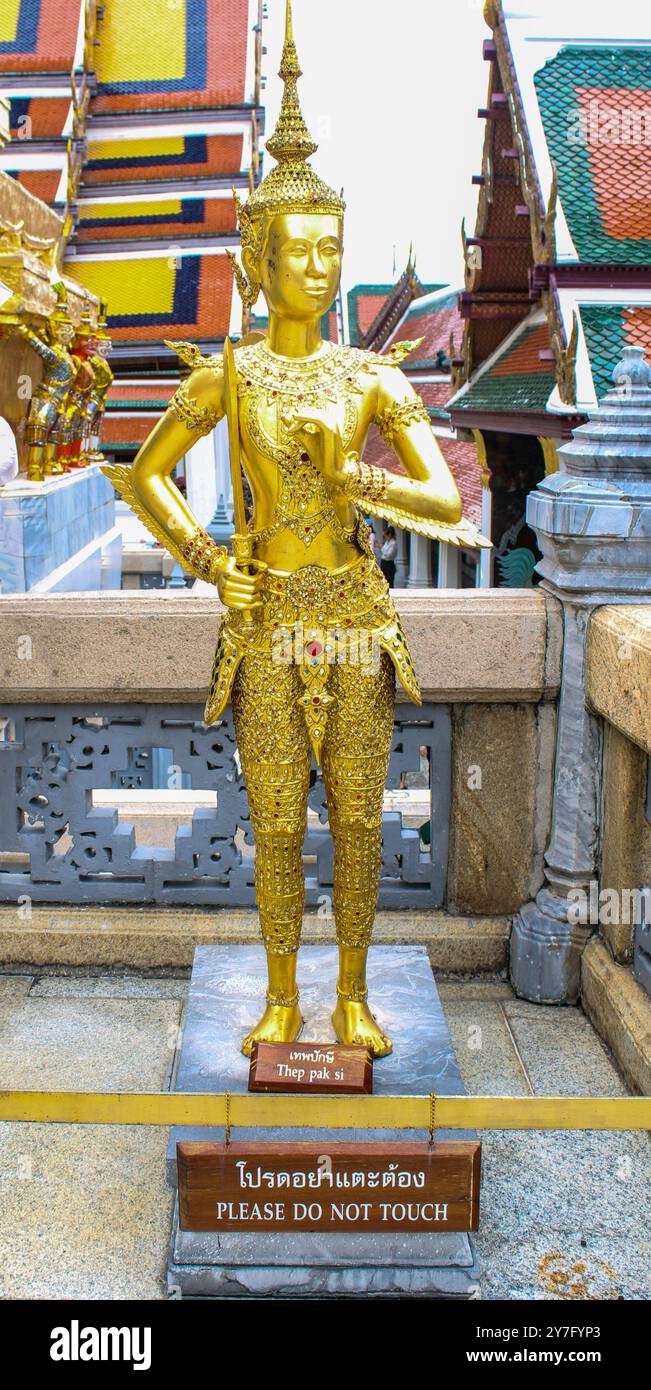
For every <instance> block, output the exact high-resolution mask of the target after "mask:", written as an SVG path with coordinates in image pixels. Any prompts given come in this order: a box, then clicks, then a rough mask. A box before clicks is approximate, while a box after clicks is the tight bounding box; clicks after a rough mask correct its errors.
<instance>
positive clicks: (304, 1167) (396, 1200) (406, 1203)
mask: <svg viewBox="0 0 651 1390" xmlns="http://www.w3.org/2000/svg"><path fill="white" fill-rule="evenodd" d="M177 1162H178V1175H179V1225H180V1228H181V1230H183V1231H348V1232H354V1231H401V1232H404V1231H475V1230H476V1229H477V1225H478V1221H479V1180H480V1163H481V1144H480V1143H479V1141H468V1140H463V1141H462V1140H459V1141H456V1142H455V1141H449V1142H445V1141H440V1142H439V1141H436V1142H435V1143H434V1144H428V1143H427V1142H420V1143H417V1144H413V1143H412V1144H408V1143H405V1144H402V1143H397V1144H387V1143H384V1144H379V1143H372V1142H367V1143H364V1142H362V1143H341V1144H339V1143H333V1144H330V1143H327V1142H325V1141H321V1143H319V1144H314V1143H311V1144H300V1143H297V1144H245V1143H233V1144H229V1145H225V1144H208V1143H180V1144H177Z"/></svg>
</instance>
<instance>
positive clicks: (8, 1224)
mask: <svg viewBox="0 0 651 1390" xmlns="http://www.w3.org/2000/svg"><path fill="white" fill-rule="evenodd" d="M187 983H188V982H187V978H185V977H184V978H180V979H174V978H169V977H167V978H165V979H160V980H156V979H151V978H148V979H143V978H139V977H138V976H134V975H130V976H123V977H121V976H119V975H103V976H90V975H88V974H84V975H83V976H82V975H79V976H77V977H75V976H64V975H51V976H48V975H39V976H38V977H34V976H27V975H0V1087H2V1088H9V1087H11V1088H20V1089H28V1088H36V1089H55V1088H60V1089H65V1088H70V1089H79V1090H84V1089H85V1090H88V1089H95V1090H103V1089H106V1090H111V1089H116V1090H158V1089H164V1088H165V1087H167V1086H168V1085H169V1078H170V1075H171V1071H172V1067H173V1062H174V1056H175V1052H176V1048H177V1046H178V1041H179V1028H180V1024H181V1018H182V1009H183V1004H184V1001H185V998H186V993H187ZM440 993H441V998H442V1000H443V1004H444V1007H445V1011H446V1015H447V1018H448V1022H449V1025H450V1030H451V1033H452V1039H453V1042H454V1046H455V1049H456V1052H457V1056H458V1059H459V1063H460V1066H461V1071H462V1074H463V1077H464V1081H465V1085H466V1088H467V1090H468V1091H469V1092H472V1093H474V1094H488V1095H490V1094H492V1095H527V1094H532V1093H535V1094H551V1095H623V1094H626V1091H625V1088H624V1086H623V1083H622V1081H621V1079H620V1077H619V1075H618V1073H617V1070H616V1068H615V1066H614V1064H613V1062H612V1060H611V1059H610V1057H609V1056H608V1055H607V1053H606V1051H605V1049H604V1047H603V1045H602V1043H601V1041H600V1039H599V1038H598V1036H597V1035H596V1033H595V1032H594V1030H593V1029H592V1027H591V1025H590V1024H589V1022H588V1021H587V1019H586V1018H585V1017H584V1016H583V1014H582V1013H581V1011H580V1009H574V1008H567V1009H554V1008H545V1007H538V1006H536V1005H530V1004H525V1003H523V1002H522V1001H521V1000H518V999H515V998H514V996H513V994H512V992H511V990H510V989H509V987H508V985H506V984H501V983H487V982H485V981H481V980H477V981H467V980H465V981H463V982H459V983H456V982H455V983H451V982H449V981H444V982H443V983H442V984H441V985H440ZM165 1143H166V1133H165V1131H163V1130H161V1129H153V1128H143V1129H128V1128H120V1127H118V1126H115V1127H114V1126H103V1125H102V1126H99V1125H98V1126H78V1127H77V1126H70V1125H42V1124H23V1125H19V1124H9V1123H5V1124H0V1296H2V1297H4V1298H9V1299H12V1298H14V1299H15V1298H90V1299H95V1298H116V1299H125V1298H140V1299H158V1298H162V1297H163V1296H164V1292H163V1270H164V1266H165V1264H166V1257H167V1241H168V1237H169V1228H170V1213H171V1194H170V1191H169V1189H168V1188H167V1187H166V1185H165V1171H164V1169H165V1163H164V1160H165ZM650 1155H651V1150H650V1148H649V1140H648V1137H647V1136H646V1134H633V1133H613V1134H604V1133H598V1132H597V1133H563V1134H560V1133H537V1132H529V1133H519V1132H518V1133H515V1132H513V1133H511V1132H508V1133H486V1134H484V1136H483V1184H482V1217H481V1229H480V1232H479V1235H478V1237H477V1244H478V1251H479V1257H480V1262H481V1269H482V1290H483V1296H484V1298H488V1299H491V1298H516V1299H549V1298H559V1297H560V1298H568V1297H569V1298H572V1297H575V1298H585V1297H591V1298H598V1299H601V1298H606V1299H617V1298H625V1299H644V1298H649V1297H651V1279H650V1273H649V1267H650V1263H651V1261H650V1254H649V1252H650V1244H651V1242H650V1230H651V1223H650V1221H649V1210H650V1206H651V1199H650V1195H649V1186H650V1185H649V1173H650V1170H651V1162H650Z"/></svg>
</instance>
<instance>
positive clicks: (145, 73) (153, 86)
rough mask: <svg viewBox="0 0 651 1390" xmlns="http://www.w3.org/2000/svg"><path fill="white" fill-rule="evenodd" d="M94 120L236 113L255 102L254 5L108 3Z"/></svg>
mask: <svg viewBox="0 0 651 1390" xmlns="http://www.w3.org/2000/svg"><path fill="white" fill-rule="evenodd" d="M104 8H105V13H104V16H103V19H102V23H101V29H100V40H101V43H100V47H99V48H98V53H97V68H96V70H97V78H98V83H99V88H98V93H97V97H96V99H95V102H94V108H95V111H96V114H98V115H102V114H107V113H110V112H120V113H125V112H149V111H161V110H164V111H169V110H174V109H186V108H190V109H197V108H201V107H214V106H224V107H233V106H238V105H242V104H245V103H251V102H252V100H253V88H254V72H253V62H252V57H253V54H252V47H253V46H252V39H251V30H252V27H253V25H254V24H255V23H256V21H257V10H258V7H257V3H253V0H185V3H184V4H168V3H161V0H137V3H135V4H134V3H133V0H110V4H106V5H105V7H104Z"/></svg>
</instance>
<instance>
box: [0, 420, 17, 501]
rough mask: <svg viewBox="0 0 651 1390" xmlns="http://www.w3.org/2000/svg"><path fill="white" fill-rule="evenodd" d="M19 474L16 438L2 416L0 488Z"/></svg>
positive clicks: (0, 423)
mask: <svg viewBox="0 0 651 1390" xmlns="http://www.w3.org/2000/svg"><path fill="white" fill-rule="evenodd" d="M17 473H18V450H17V448H16V436H15V434H14V432H13V430H12V428H11V425H10V424H9V421H8V420H5V418H4V416H3V415H0V486H2V484H3V483H10V482H11V481H12V480H13V479H14V478H15V477H16V474H17Z"/></svg>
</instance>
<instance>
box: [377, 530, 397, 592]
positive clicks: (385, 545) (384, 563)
mask: <svg viewBox="0 0 651 1390" xmlns="http://www.w3.org/2000/svg"><path fill="white" fill-rule="evenodd" d="M397 555H398V543H397V541H396V533H395V531H394V529H393V526H385V528H384V530H383V532H382V545H381V547H380V569H381V570H382V573H383V575H384V578H385V579H386V580H387V583H388V585H389V588H390V589H392V588H393V586H394V584H395V579H396V558H397Z"/></svg>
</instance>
